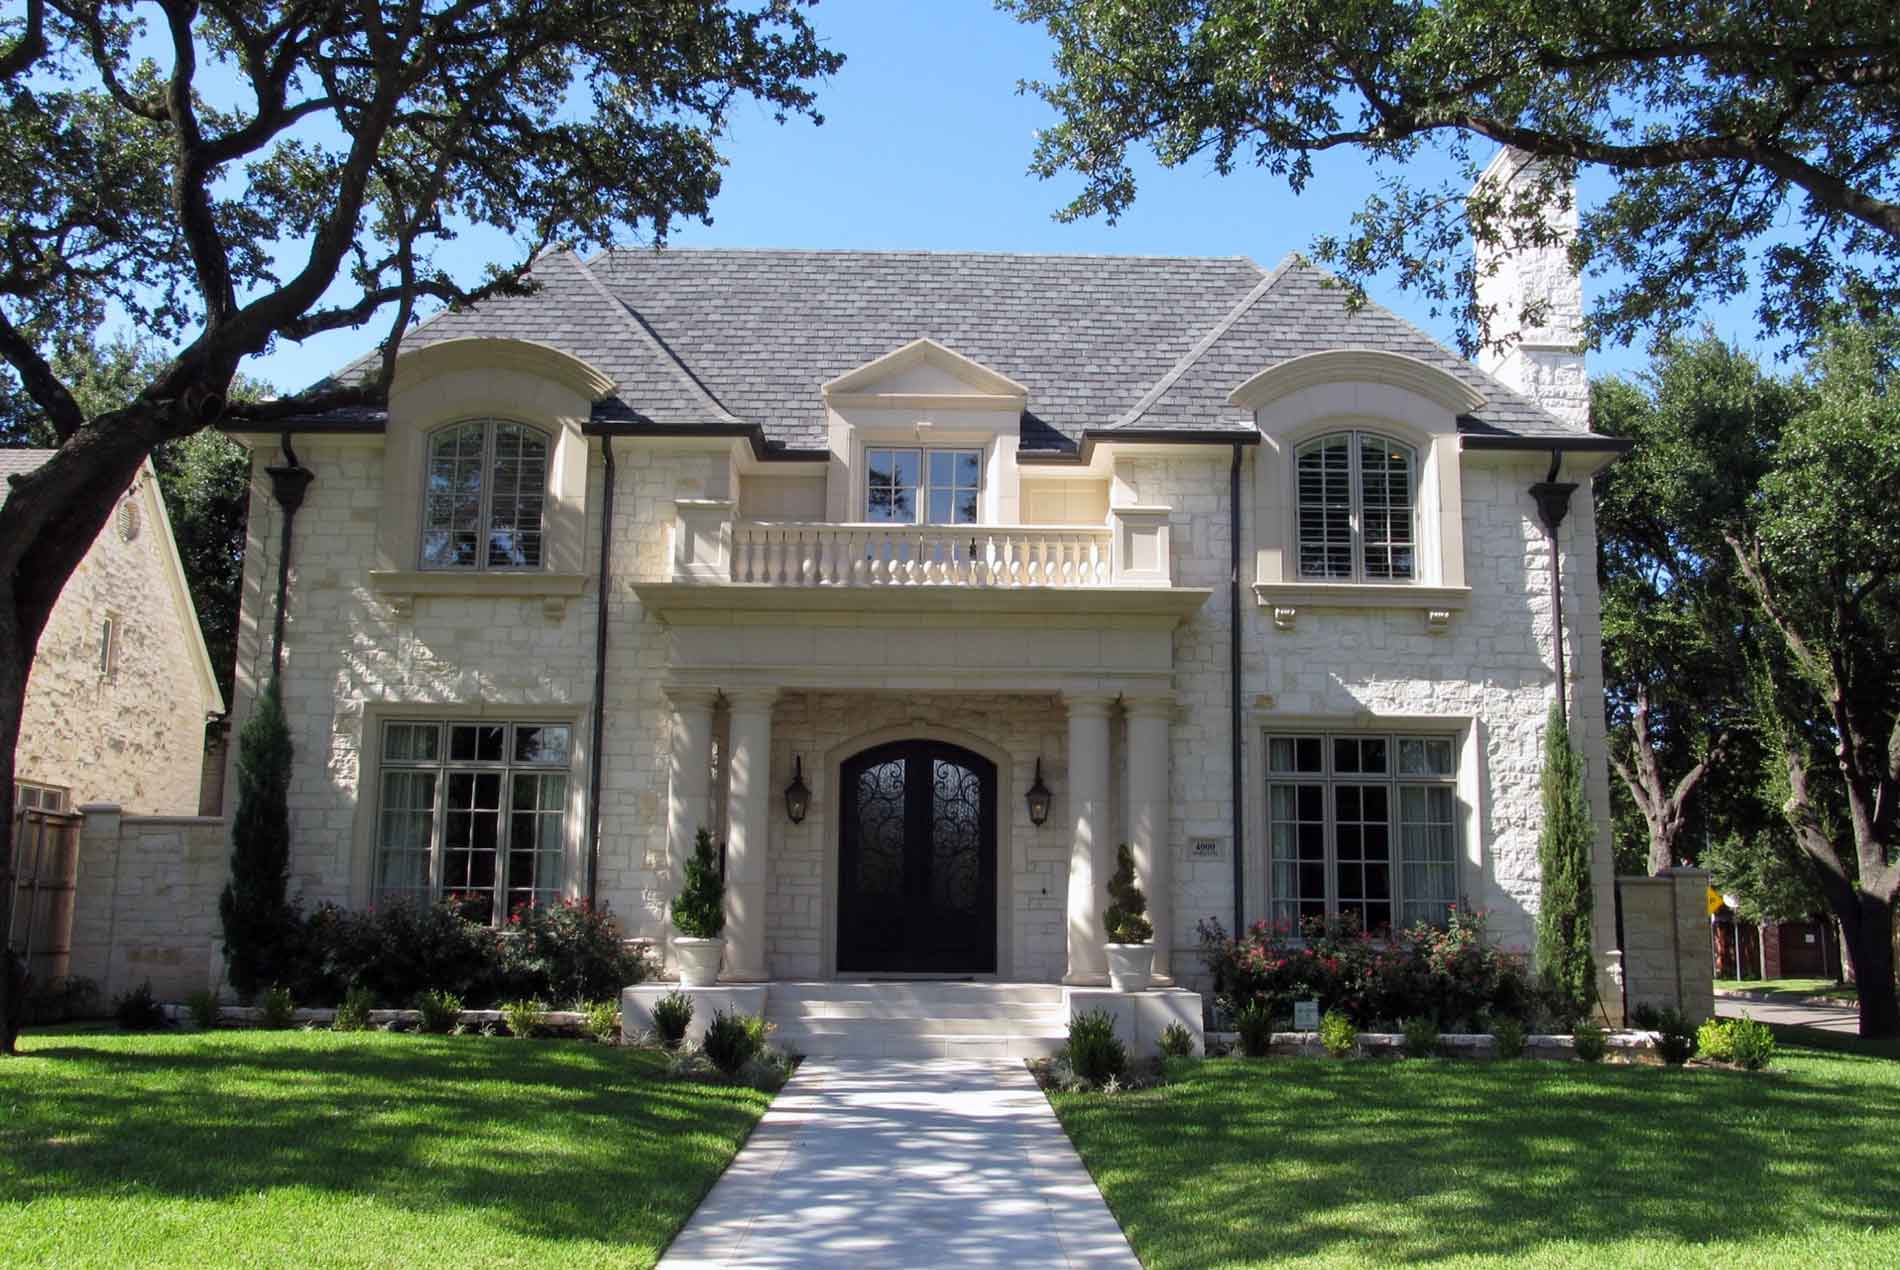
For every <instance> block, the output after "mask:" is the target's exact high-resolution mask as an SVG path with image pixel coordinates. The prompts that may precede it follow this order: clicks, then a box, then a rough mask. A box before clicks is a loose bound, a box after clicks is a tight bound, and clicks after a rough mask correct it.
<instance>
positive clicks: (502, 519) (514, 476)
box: [422, 419, 548, 569]
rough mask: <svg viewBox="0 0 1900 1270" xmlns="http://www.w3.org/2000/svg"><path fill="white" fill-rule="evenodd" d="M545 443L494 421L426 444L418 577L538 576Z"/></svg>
mask: <svg viewBox="0 0 1900 1270" xmlns="http://www.w3.org/2000/svg"><path fill="white" fill-rule="evenodd" d="M547 491H548V437H547V434H546V433H544V432H542V431H541V430H540V429H538V428H531V427H529V426H528V425H527V424H525V423H510V422H508V421H507V420H502V419H471V420H469V421H467V422H464V423H456V424H451V425H449V426H448V427H446V428H442V429H439V430H438V431H436V432H434V433H431V434H430V436H429V466H428V475H427V476H426V477H425V482H424V489H423V500H422V567H423V568H425V569H539V568H540V567H541V562H542V546H543V544H542V514H543V512H544V510H545V507H546V503H547Z"/></svg>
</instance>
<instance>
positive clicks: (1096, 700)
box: [1062, 692, 1115, 719]
mask: <svg viewBox="0 0 1900 1270" xmlns="http://www.w3.org/2000/svg"><path fill="white" fill-rule="evenodd" d="M1062 704H1063V705H1064V706H1066V707H1068V710H1069V717H1070V718H1072V719H1076V718H1081V719H1106V718H1107V717H1108V712H1109V709H1110V707H1112V706H1113V705H1114V704H1115V696H1114V694H1113V693H1107V692H1065V693H1063V694H1062Z"/></svg>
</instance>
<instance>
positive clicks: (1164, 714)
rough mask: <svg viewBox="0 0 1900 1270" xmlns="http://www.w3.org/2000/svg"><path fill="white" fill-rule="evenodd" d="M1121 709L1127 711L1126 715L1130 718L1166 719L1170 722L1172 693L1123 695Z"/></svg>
mask: <svg viewBox="0 0 1900 1270" xmlns="http://www.w3.org/2000/svg"><path fill="white" fill-rule="evenodd" d="M1122 709H1123V710H1126V711H1127V712H1128V717H1129V718H1131V719H1166V720H1168V721H1170V722H1172V721H1173V719H1174V710H1175V700H1174V694H1173V693H1168V694H1166V695H1147V696H1140V697H1130V696H1124V697H1123V698H1122Z"/></svg>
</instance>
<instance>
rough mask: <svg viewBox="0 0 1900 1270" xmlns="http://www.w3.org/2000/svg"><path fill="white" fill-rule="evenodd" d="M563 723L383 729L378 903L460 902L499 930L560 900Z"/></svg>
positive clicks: (407, 724) (567, 732)
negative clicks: (516, 916) (516, 915)
mask: <svg viewBox="0 0 1900 1270" xmlns="http://www.w3.org/2000/svg"><path fill="white" fill-rule="evenodd" d="M572 743H573V728H572V727H571V726H570V725H568V724H565V723H525V722H524V723H492V722H467V723H465V722H456V721H446V722H444V721H422V722H414V721H409V720H402V721H391V722H389V723H386V724H384V725H383V752H382V773H381V776H382V784H381V789H380V799H379V802H378V806H377V847H376V879H375V888H376V894H377V898H378V900H379V901H387V900H391V899H408V900H414V901H418V902H421V903H428V902H430V901H432V900H435V899H437V898H440V897H442V896H445V895H448V896H455V897H457V898H460V899H462V900H463V901H465V902H466V903H467V904H468V905H469V906H470V909H471V910H472V913H471V915H472V916H475V917H476V918H477V919H478V920H488V921H493V922H496V923H500V922H503V921H505V920H506V919H507V915H508V914H510V913H512V912H514V911H515V910H516V909H518V908H520V907H521V906H522V905H524V904H525V905H540V904H549V903H553V902H555V901H558V900H559V899H560V898H561V895H562V882H563V878H562V864H563V861H564V859H565V854H564V848H563V844H564V842H565V838H566V825H567V801H568V797H567V796H568V764H569V755H570V753H571V751H572V748H573V745H572Z"/></svg>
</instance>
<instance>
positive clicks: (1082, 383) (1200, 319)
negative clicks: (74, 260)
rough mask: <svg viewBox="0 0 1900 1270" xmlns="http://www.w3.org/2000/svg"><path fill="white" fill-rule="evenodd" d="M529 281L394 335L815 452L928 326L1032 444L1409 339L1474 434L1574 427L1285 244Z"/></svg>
mask: <svg viewBox="0 0 1900 1270" xmlns="http://www.w3.org/2000/svg"><path fill="white" fill-rule="evenodd" d="M533 276H534V278H535V280H536V281H537V282H538V283H539V284H540V288H541V289H540V290H539V291H538V292H536V293H535V294H534V295H532V296H527V297H518V298H502V299H495V300H490V301H488V302H486V303H483V304H481V305H478V306H475V307H474V308H472V309H469V310H467V311H465V312H460V313H442V314H438V315H436V316H435V317H433V318H431V319H429V320H428V321H426V322H423V323H422V324H420V325H419V326H417V327H416V328H415V329H414V330H413V331H411V332H410V334H409V335H408V336H407V337H406V339H405V341H404V342H405V344H406V345H408V346H410V347H421V346H424V345H427V344H431V343H436V342H439V341H442V340H446V339H455V338H461V337H468V336H485V337H511V338H517V339H525V340H535V341H539V342H542V343H547V344H551V345H554V346H555V347H557V348H560V349H562V350H564V351H566V352H569V353H572V354H573V355H574V356H576V357H579V358H581V359H582V360H584V361H587V362H589V363H591V364H592V365H593V366H595V367H597V368H598V369H600V370H601V371H602V372H603V373H604V374H606V375H607V376H608V377H609V378H611V379H612V380H613V381H614V383H615V384H617V385H618V391H617V393H615V394H614V395H613V396H610V397H609V398H608V399H607V400H605V401H603V402H601V403H600V404H599V405H598V406H597V407H596V409H595V421H596V423H599V424H608V425H611V424H613V423H629V422H640V423H653V424H663V425H669V426H679V427H693V426H709V425H723V426H726V427H731V426H733V425H735V424H750V425H757V426H758V427H760V428H762V429H763V432H764V436H765V438H766V440H767V443H768V444H769V445H771V446H773V447H775V448H787V449H793V450H822V449H823V448H824V447H825V439H826V434H825V406H824V399H823V396H822V394H821V392H820V386H821V385H822V384H824V383H825V382H826V381H827V380H830V379H833V378H836V377H837V376H839V375H842V374H845V373H846V372H848V371H851V370H854V369H856V368H857V367H859V366H862V365H864V364H865V363H866V362H869V361H872V360H874V359H876V358H878V357H881V356H883V355H884V354H886V353H889V352H891V351H893V350H895V349H897V348H900V347H902V346H903V345H905V344H908V343H910V342H911V341H913V340H915V339H918V338H920V337H928V338H930V339H933V340H936V341H937V342H938V343H940V344H942V345H944V346H945V347H947V348H949V349H951V350H953V351H955V352H957V353H960V354H962V355H963V356H965V357H968V358H970V359H972V360H973V361H976V362H979V363H981V364H983V365H985V366H988V367H990V368H991V369H993V370H996V371H998V372H1000V373H1001V374H1004V375H1007V376H1009V377H1010V378H1012V379H1015V380H1018V381H1019V382H1021V383H1022V384H1023V385H1024V386H1026V387H1027V388H1028V390H1029V406H1028V410H1027V412H1026V413H1025V415H1024V418H1023V424H1022V446H1023V448H1024V449H1025V450H1070V449H1073V448H1074V447H1075V446H1076V444H1077V443H1078V442H1079V441H1080V440H1081V438H1082V435H1083V433H1084V432H1086V431H1104V430H1113V429H1135V430H1167V431H1179V430H1192V431H1208V430H1228V429H1251V427H1252V422H1251V419H1250V418H1249V417H1248V415H1247V414H1246V412H1244V411H1241V410H1238V409H1236V408H1235V407H1233V406H1231V405H1229V404H1228V402H1227V396H1228V394H1229V393H1230V392H1232V391H1233V390H1234V389H1235V388H1236V387H1238V386H1239V385H1240V384H1242V383H1244V382H1245V381H1246V380H1247V379H1249V378H1251V377H1252V376H1253V375H1255V374H1257V373H1258V372H1260V371H1262V370H1264V369H1266V368H1267V367H1269V366H1271V365H1274V364H1275V363H1277V362H1280V361H1284V360H1286V359H1288V358H1291V357H1298V356H1301V355H1303V354H1306V353H1314V352H1322V351H1326V350H1330V349H1340V348H1378V349H1387V350H1391V351H1395V352H1402V353H1407V354H1409V355H1411V356H1414V357H1418V358H1420V359H1422V360H1424V361H1427V362H1430V363H1432V364H1434V365H1437V366H1441V367H1443V368H1444V369H1446V370H1448V371H1449V372H1451V373H1452V374H1454V375H1456V376H1458V377H1459V378H1460V379H1462V380H1464V381H1465V382H1467V383H1469V384H1471V385H1472V386H1474V387H1476V388H1477V389H1478V390H1479V391H1480V392H1481V393H1483V394H1484V396H1485V398H1486V399H1487V405H1486V406H1485V407H1484V408H1483V409H1482V410H1480V411H1478V412H1477V416H1476V417H1474V418H1467V419H1464V420H1461V421H1460V424H1461V427H1463V428H1464V429H1465V430H1467V431H1471V432H1489V433H1501V434H1506V435H1530V436H1547V435H1575V434H1576V430H1575V429H1573V428H1571V427H1570V426H1569V425H1567V424H1565V423H1564V422H1562V421H1561V420H1559V419H1557V418H1556V417H1555V416H1553V415H1551V414H1549V413H1548V412H1546V411H1545V410H1543V409H1542V408H1541V407H1539V406H1537V405H1535V404H1534V403H1532V402H1530V401H1529V400H1527V399H1525V398H1524V397H1522V396H1520V395H1519V394H1517V393H1515V392H1513V391H1512V390H1510V389H1509V388H1506V387H1505V386H1504V385H1502V384H1500V383H1498V382H1497V381H1496V380H1494V379H1492V378H1491V377H1490V376H1488V375H1485V374H1484V373H1483V372H1482V371H1480V370H1478V369H1477V368H1476V367H1475V366H1473V365H1471V364H1470V363H1469V362H1467V361H1465V360H1464V359H1463V358H1460V357H1458V356H1457V355H1456V354H1454V353H1452V352H1450V351H1449V350H1447V349H1445V348H1444V347H1442V346H1441V345H1439V344H1438V343H1437V342H1436V341H1434V340H1433V339H1432V338H1431V337H1430V336H1428V335H1426V334H1425V333H1424V332H1423V331H1421V330H1419V329H1418V328H1417V327H1415V326H1412V325H1411V324H1410V323H1408V322H1405V321H1403V320H1401V319H1400V318H1398V317H1397V316H1395V315H1394V314H1392V313H1391V312H1389V311H1388V310H1386V309H1383V308H1381V307H1379V306H1377V305H1372V304H1368V305H1367V306H1365V307H1364V308H1363V309H1361V310H1360V311H1359V312H1357V313H1349V312H1347V308H1346V300H1345V294H1344V292H1343V291H1342V290H1340V289H1338V288H1334V287H1329V286H1327V285H1326V283H1327V275H1326V274H1325V273H1323V272H1322V271H1320V270H1319V269H1316V268H1314V267H1313V266H1311V265H1309V264H1306V263H1304V262H1302V261H1300V260H1298V259H1297V258H1294V257H1289V258H1288V259H1287V260H1285V261H1283V262H1281V264H1280V265H1279V266H1278V267H1277V268H1276V269H1274V270H1273V271H1272V272H1271V273H1267V272H1265V271H1263V270H1261V268H1260V267H1259V266H1258V265H1256V264H1255V263H1254V262H1253V261H1251V260H1248V259H1246V258H1244V257H1239V256H1229V257H1208V258H1196V257H1160V256H1044V255H1011V254H1003V253H981V252H916V251H895V252H867V251H777V250H735V249H726V248H717V249H704V248H668V249H666V250H664V251H652V250H647V249H633V248H628V249H619V250H612V251H607V252H604V253H602V254H601V255H599V256H597V257H595V258H594V259H593V260H591V261H587V262H585V263H583V262H582V261H580V260H579V259H578V258H576V257H574V256H572V255H567V254H556V255H550V256H547V257H544V258H543V259H542V260H541V261H540V262H539V263H537V265H536V266H535V269H534V273H533ZM371 364H372V363H371V360H370V359H368V358H365V359H362V360H361V361H359V362H357V363H353V364H352V365H351V366H350V367H347V368H345V370H344V371H342V372H339V375H338V378H350V377H354V376H357V375H361V374H363V373H364V372H365V371H366V370H367V369H368V367H369V366H370V365H371ZM379 421H380V416H378V415H375V414H373V413H369V414H366V413H363V412H357V413H356V414H353V415H349V416H345V415H342V414H339V415H337V416H333V417H330V418H326V419H325V420H322V421H314V420H313V421H310V422H311V423H312V424H313V425H314V426H326V425H327V426H339V427H362V426H376V424H377V423H378V422H379ZM299 426H302V425H301V424H300V425H299Z"/></svg>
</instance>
